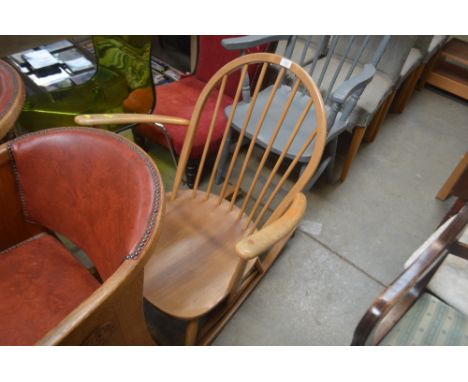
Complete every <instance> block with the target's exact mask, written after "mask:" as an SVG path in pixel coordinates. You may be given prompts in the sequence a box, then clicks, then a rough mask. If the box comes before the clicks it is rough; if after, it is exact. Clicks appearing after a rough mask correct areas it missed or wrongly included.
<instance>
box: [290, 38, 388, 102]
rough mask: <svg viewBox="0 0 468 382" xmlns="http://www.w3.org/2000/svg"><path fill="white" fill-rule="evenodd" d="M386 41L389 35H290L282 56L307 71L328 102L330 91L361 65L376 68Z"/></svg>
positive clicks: (356, 71)
mask: <svg viewBox="0 0 468 382" xmlns="http://www.w3.org/2000/svg"><path fill="white" fill-rule="evenodd" d="M389 41H390V36H327V35H325V36H291V37H290V39H289V40H288V42H287V44H286V45H285V46H284V55H285V56H286V57H293V59H294V60H297V61H296V62H297V63H298V64H299V65H301V66H303V67H305V68H306V70H307V71H308V73H309V74H310V75H311V77H312V78H313V79H314V80H315V82H316V83H317V86H319V88H320V89H321V90H322V94H323V97H324V100H325V103H330V102H331V95H332V93H333V90H335V89H336V88H337V86H338V85H340V84H341V83H342V82H343V81H346V80H348V79H349V78H351V76H353V75H355V74H357V73H359V72H360V70H361V69H362V66H363V65H365V64H372V65H373V66H378V65H379V63H380V61H381V58H382V55H383V54H384V53H385V51H386V49H387V45H388V44H389Z"/></svg>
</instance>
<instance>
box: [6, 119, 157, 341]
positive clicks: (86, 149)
mask: <svg viewBox="0 0 468 382" xmlns="http://www.w3.org/2000/svg"><path fill="white" fill-rule="evenodd" d="M163 195H164V192H163V188H162V184H161V183H160V181H159V173H158V170H157V169H156V167H155V166H154V164H153V163H152V161H151V160H150V159H149V157H148V156H147V155H146V154H145V153H144V152H143V151H142V150H140V149H139V148H138V147H137V146H135V145H134V144H132V143H130V142H129V141H127V140H125V139H124V138H121V137H119V136H117V135H114V134H111V133H108V132H105V131H100V130H94V129H82V128H66V129H60V128H59V129H50V130H44V131H42V132H39V133H34V134H29V135H25V136H22V137H20V138H17V139H15V140H13V141H10V142H8V143H6V144H4V145H2V146H0V210H1V213H0V344H1V345H32V344H41V345H56V344H64V345H79V344H93V345H98V344H99V345H101V344H110V345H117V344H119V345H123V344H134V345H144V344H152V343H153V341H152V339H151V337H150V336H149V334H148V331H147V329H146V326H145V321H144V315H143V294H142V285H143V266H144V264H145V263H146V261H147V260H148V257H149V255H150V253H151V251H152V250H153V249H154V246H155V243H156V238H157V236H158V228H159V225H160V222H161V214H162V210H163V198H164V196H163ZM56 233H59V234H61V235H63V236H65V237H66V238H67V239H69V240H70V241H71V242H72V243H74V244H75V245H76V246H77V247H79V248H80V249H81V250H83V251H84V252H85V253H86V255H87V256H88V257H89V259H90V260H91V261H92V262H93V263H94V266H95V268H96V270H97V272H98V273H99V277H94V276H93V275H92V274H91V273H90V272H89V271H88V269H87V268H86V267H84V266H83V265H82V264H81V263H80V262H79V261H78V260H77V259H76V258H75V257H74V256H73V255H72V254H71V253H70V252H69V251H68V250H67V248H66V247H65V246H64V245H63V244H62V242H61V241H60V240H59V239H58V237H57V236H56ZM98 279H101V280H103V281H102V282H101V281H98Z"/></svg>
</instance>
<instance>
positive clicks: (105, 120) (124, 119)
mask: <svg viewBox="0 0 468 382" xmlns="http://www.w3.org/2000/svg"><path fill="white" fill-rule="evenodd" d="M75 123H76V124H78V125H81V126H98V125H112V124H115V125H118V124H132V123H163V124H164V123H167V124H171V125H182V126H187V125H188V124H189V123H190V121H189V120H188V119H185V118H178V117H171V116H167V115H155V114H132V113H122V114H82V115H77V116H76V117H75Z"/></svg>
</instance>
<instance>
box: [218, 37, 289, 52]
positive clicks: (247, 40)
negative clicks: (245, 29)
mask: <svg viewBox="0 0 468 382" xmlns="http://www.w3.org/2000/svg"><path fill="white" fill-rule="evenodd" d="M288 38H289V36H287V35H265V36H243V37H231V38H225V39H224V40H223V41H221V45H222V46H223V47H224V48H225V49H227V50H243V49H248V48H253V47H255V46H257V45H261V44H266V43H269V42H274V41H280V40H287V39H288Z"/></svg>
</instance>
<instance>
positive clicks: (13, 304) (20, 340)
mask: <svg viewBox="0 0 468 382" xmlns="http://www.w3.org/2000/svg"><path fill="white" fill-rule="evenodd" d="M99 286H100V284H99V282H98V281H97V280H96V279H95V278H94V277H93V276H91V274H90V273H89V272H88V271H87V270H86V269H85V268H84V267H83V266H82V265H81V264H80V263H79V262H78V261H77V260H76V259H75V258H74V257H73V256H72V255H71V254H70V253H69V252H68V251H67V249H66V248H64V247H63V246H62V244H61V243H60V242H59V241H58V240H57V239H55V238H54V237H52V236H50V235H48V234H44V233H41V234H39V235H36V236H34V237H32V238H30V239H28V240H26V241H23V242H21V243H19V244H18V245H16V246H14V247H11V248H9V249H6V250H4V251H2V252H0V345H33V344H35V343H36V342H37V341H38V340H40V339H41V338H42V337H43V336H44V335H45V334H47V333H48V332H49V331H50V330H51V329H52V328H54V327H55V326H56V325H57V324H59V323H60V321H61V320H62V319H63V318H65V317H66V316H67V315H68V314H69V313H70V312H72V311H73V310H74V309H75V308H76V307H77V306H78V305H79V304H80V303H81V302H83V301H84V300H85V299H86V298H87V297H88V296H90V295H91V294H92V293H93V292H94V291H95V290H96V289H97V288H99Z"/></svg>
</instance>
